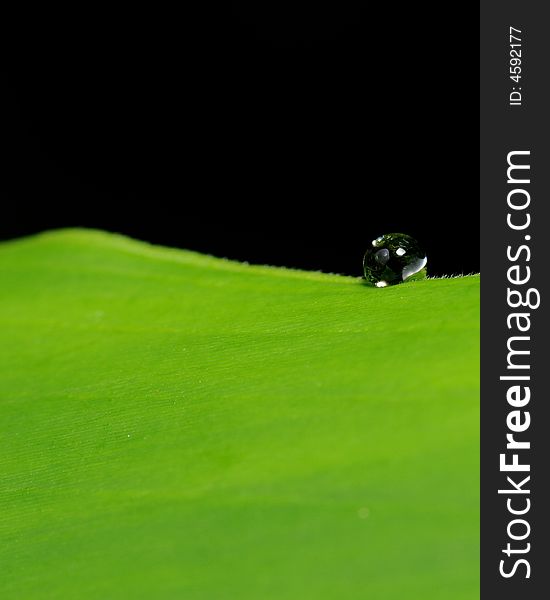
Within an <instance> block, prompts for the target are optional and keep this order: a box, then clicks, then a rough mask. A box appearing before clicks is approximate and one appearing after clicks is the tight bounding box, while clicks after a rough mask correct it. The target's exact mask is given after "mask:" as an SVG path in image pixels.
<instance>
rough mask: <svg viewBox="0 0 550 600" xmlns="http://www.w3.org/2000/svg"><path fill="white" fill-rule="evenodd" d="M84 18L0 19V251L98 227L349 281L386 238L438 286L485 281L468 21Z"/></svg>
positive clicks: (431, 14)
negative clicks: (14, 243)
mask: <svg viewBox="0 0 550 600" xmlns="http://www.w3.org/2000/svg"><path fill="white" fill-rule="evenodd" d="M473 8H474V7H473V5H472V10H471V13H472V14H471V16H472V17H473V19H474V20H473V22H475V19H477V16H476V15H475V14H474V13H473ZM79 10H80V12H71V13H67V12H66V11H61V10H60V11H59V13H55V12H54V9H51V7H48V8H47V9H44V12H43V13H42V14H40V13H36V12H34V13H33V16H32V18H31V17H30V16H29V15H23V16H18V17H14V19H13V21H12V22H11V23H9V29H11V31H12V34H13V35H12V37H11V43H10V50H9V55H8V57H9V64H10V67H9V72H8V78H7V79H8V85H9V89H8V94H7V97H8V112H7V114H8V123H7V125H8V131H7V136H6V137H5V140H6V141H7V149H8V152H9V159H8V165H7V166H8V169H7V176H6V177H5V178H4V179H3V184H2V187H3V192H4V194H3V195H4V200H3V202H2V217H1V219H0V238H2V239H8V238H12V237H17V236H20V235H27V234H29V233H33V232H37V231H41V230H44V229H48V228H54V227H65V226H84V227H97V228H102V229H107V230H111V231H117V232H122V233H125V234H128V235H131V236H133V237H137V238H140V239H144V240H148V241H151V242H155V243H161V244H165V245H171V246H179V247H185V248H191V249H195V250H199V251H203V252H208V253H211V254H215V255H219V256H227V257H230V258H235V259H239V260H248V261H250V262H257V263H270V264H276V265H287V266H294V267H301V268H308V269H321V270H324V271H333V272H341V273H349V274H355V275H358V274H360V272H361V260H362V255H363V252H364V250H365V249H366V248H367V247H368V246H369V244H370V241H371V240H372V239H373V238H374V237H377V236H378V235H380V234H383V233H390V232H396V231H397V232H404V233H408V234H410V235H412V236H414V237H416V238H417V239H418V240H419V241H420V242H421V243H422V245H424V247H425V248H426V250H427V252H428V257H429V263H428V267H429V271H430V272H431V274H434V275H443V274H456V273H468V272H473V271H478V270H479V214H478V213H479V203H478V202H479V201H478V192H477V177H478V174H477V168H478V167H477V145H476V144H475V143H474V142H473V140H474V139H475V137H476V135H477V126H478V121H477V77H476V76H475V72H474V69H470V77H468V75H467V73H468V69H465V68H464V67H465V65H467V64H468V61H470V66H471V65H472V64H475V54H474V53H475V52H477V29H476V28H472V30H471V32H470V34H468V32H467V31H464V29H463V23H464V19H463V17H465V15H466V14H467V11H466V10H465V7H464V6H462V8H461V10H462V12H461V18H460V19H458V15H457V14H456V11H455V10H454V8H453V6H452V5H449V6H448V7H447V8H445V9H443V8H441V7H439V8H437V9H435V8H434V7H433V6H431V5H423V6H418V5H415V6H414V7H413V6H411V7H407V5H405V6H397V5H396V6H393V5H391V6H390V5H388V7H387V8H386V12H385V13H383V14H382V13H374V12H373V10H371V9H367V8H366V7H361V6H360V5H359V3H357V4H346V3H337V4H336V5H333V6H325V5H322V4H315V5H314V6H309V7H306V6H305V5H301V4H297V3H285V2H278V3H269V2H267V3H257V2H234V3H232V4H231V5H230V6H228V7H226V9H225V12H223V13H222V12H218V10H217V9H215V8H214V6H212V7H209V8H207V9H206V11H207V13H208V14H203V15H200V16H199V15H182V14H179V13H174V14H168V13H162V14H161V12H160V10H159V11H158V12H157V13H155V14H152V13H151V12H147V11H149V9H147V11H144V12H141V13H140V12H138V11H137V9H135V8H134V9H132V11H129V12H127V13H124V14H114V13H113V12H112V11H106V12H102V11H100V10H99V9H95V10H93V9H91V8H90V9H79ZM434 21H437V22H438V27H430V26H429V25H428V24H429V23H433V22H434ZM468 38H469V39H470V41H469V42H468V41H467V40H468ZM465 42H466V43H465ZM468 48H469V49H468Z"/></svg>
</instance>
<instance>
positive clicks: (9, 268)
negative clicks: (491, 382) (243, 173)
mask: <svg viewBox="0 0 550 600" xmlns="http://www.w3.org/2000/svg"><path fill="white" fill-rule="evenodd" d="M358 260H359V264H360V262H361V257H358ZM0 286H1V290H0V291H1V294H0V328H1V333H0V341H1V345H0V365H1V388H0V394H1V396H0V403H1V404H0V415H1V419H0V423H1V429H0V435H1V439H0V467H1V468H0V471H1V474H2V489H1V496H0V533H1V540H2V541H1V544H0V565H2V566H1V573H2V575H1V577H0V596H1V597H2V598H3V599H12V598H13V599H16V598H17V599H21V598H23V599H35V598H36V599H45V598H63V599H65V598H67V599H73V598H74V599H79V600H87V599H92V598H93V599H96V598H97V599H101V600H108V599H111V598H112V599H121V598H132V599H147V600H150V599H153V598H154V599H155V600H156V599H157V598H158V599H165V598H174V599H175V598H177V599H185V600H206V599H208V600H226V599H227V600H290V599H293V600H294V599H296V600H308V599H311V600H323V599H337V600H347V599H350V600H357V599H363V598H365V599H368V600H386V599H396V600H397V599H399V600H405V599H406V600H414V599H416V598H418V599H422V600H426V599H431V598H433V599H434V600H435V599H437V600H439V599H441V598H445V600H455V599H464V600H466V599H468V600H471V599H472V598H476V597H478V595H479V276H468V277H460V278H451V279H431V280H425V281H419V282H413V283H407V284H403V285H398V286H395V287H390V288H384V289H374V288H369V287H367V286H365V285H364V284H363V282H362V281H361V280H360V279H355V278H351V277H341V276H336V275H325V274H321V273H309V272H301V271H292V270H286V269H280V268H271V267H253V266H248V265H242V264H237V263H234V262H230V261H225V260H220V259H216V258H212V257H207V256H202V255H199V254H195V253H192V252H184V251H180V250H170V249H165V248H158V247H153V246H149V245H147V244H143V243H140V242H136V241H133V240H129V239H126V238H123V237H121V236H116V235H112V234H106V233H102V232H96V231H86V230H62V231H55V232H50V233H46V234H42V235H39V236H35V237H32V238H27V239H23V240H18V241H14V242H8V243H4V244H2V245H1V246H0Z"/></svg>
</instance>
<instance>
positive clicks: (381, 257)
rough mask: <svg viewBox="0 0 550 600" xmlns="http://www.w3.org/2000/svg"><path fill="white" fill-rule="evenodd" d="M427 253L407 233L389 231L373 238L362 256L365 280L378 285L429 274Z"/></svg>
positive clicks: (392, 283)
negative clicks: (427, 272) (370, 246)
mask: <svg viewBox="0 0 550 600" xmlns="http://www.w3.org/2000/svg"><path fill="white" fill-rule="evenodd" d="M427 262H428V259H427V258H426V253H425V252H424V250H423V249H422V248H421V247H420V245H419V244H418V242H417V241H416V240H415V239H413V238H412V237H410V236H408V235H405V234H404V233H388V234H387V235H382V236H380V237H378V238H376V239H375V240H373V241H372V248H369V249H368V250H367V252H366V253H365V257H364V258H363V272H364V274H365V279H366V280H367V282H368V283H370V284H371V285H375V286H376V287H386V286H388V285H395V284H396V283H401V282H403V281H412V280H416V279H423V278H424V277H426V264H427Z"/></svg>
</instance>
